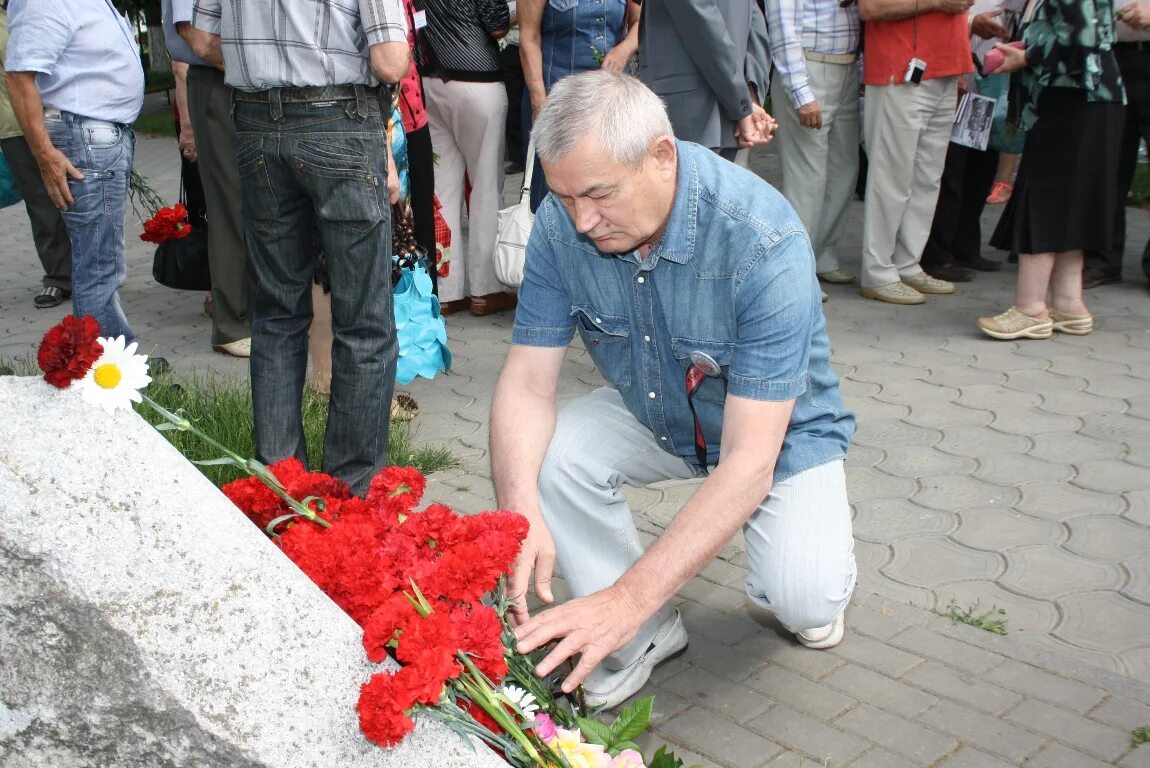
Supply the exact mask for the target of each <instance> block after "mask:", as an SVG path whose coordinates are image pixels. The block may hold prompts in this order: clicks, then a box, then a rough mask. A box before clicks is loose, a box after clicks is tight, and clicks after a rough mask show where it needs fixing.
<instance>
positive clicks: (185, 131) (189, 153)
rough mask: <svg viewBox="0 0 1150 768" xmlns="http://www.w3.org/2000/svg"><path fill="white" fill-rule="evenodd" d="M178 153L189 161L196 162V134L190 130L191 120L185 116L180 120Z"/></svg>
mask: <svg viewBox="0 0 1150 768" xmlns="http://www.w3.org/2000/svg"><path fill="white" fill-rule="evenodd" d="M180 154H181V155H183V156H184V158H185V159H186V160H187V161H188V162H189V163H194V162H196V159H197V158H196V135H195V133H193V132H192V122H191V120H188V118H187V116H184V119H183V121H181V122H180Z"/></svg>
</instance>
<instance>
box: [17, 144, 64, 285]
mask: <svg viewBox="0 0 1150 768" xmlns="http://www.w3.org/2000/svg"><path fill="white" fill-rule="evenodd" d="M0 150H3V152H4V157H5V158H6V159H7V160H8V167H10V168H11V169H12V178H14V179H15V180H16V186H18V187H20V194H21V195H22V196H23V197H24V207H25V209H27V211H28V221H29V223H30V224H31V225H32V242H34V243H35V244H36V253H37V254H38V255H39V256H40V264H41V266H43V267H44V287H45V288H50V287H55V288H60V289H62V290H65V291H70V290H72V242H71V240H70V239H69V238H68V228H67V227H66V226H64V217H63V216H61V215H60V209H59V208H57V207H56V204H55V203H53V202H52V198H50V197H48V190H47V189H45V188H44V177H43V176H41V175H40V165H39V164H38V163H37V162H36V157H35V155H33V154H32V150H31V149H30V148H29V147H28V141H27V140H26V139H25V138H24V137H23V136H13V137H12V138H10V139H4V140H2V141H0Z"/></svg>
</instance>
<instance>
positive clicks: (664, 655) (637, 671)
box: [583, 610, 687, 709]
mask: <svg viewBox="0 0 1150 768" xmlns="http://www.w3.org/2000/svg"><path fill="white" fill-rule="evenodd" d="M686 649H687V630H686V629H684V628H683V617H682V616H680V615H679V611H678V610H676V611H675V612H674V614H673V615H672V616H671V617H670V618H669V619H667V621H665V622H663V625H662V626H661V627H659V630H658V631H657V632H656V633H655V637H654V638H652V640H651V646H650V647H649V648H648V649H647V652H646V653H644V654H643V655H642V656H640V657H639V659H638V661H636V662H635V663H633V664H632V665H631V666H629V667H626V668H624V669H619V670H611V669H607V668H606V667H604V666H603V665H602V664H600V665H599V666H597V667H595V669H594V670H592V671H591V674H589V675H587V679H586V680H584V681H583V700H584V702H586V704H587V706H589V707H596V708H605V709H613V708H614V707H617V706H619V705H620V704H622V703H623V702H624V701H626V700H627V699H629V698H631V697H632V696H634V695H635V694H636V693H638V692H639V691H640V690H642V688H643V686H644V685H646V684H647V680H649V679H650V677H651V672H652V671H653V670H654V669H655V667H656V666H658V665H659V664H660V663H662V662H664V661H666V660H668V659H671V658H674V657H675V656H678V655H679V654H680V653H682V652H683V651H685V650H686Z"/></svg>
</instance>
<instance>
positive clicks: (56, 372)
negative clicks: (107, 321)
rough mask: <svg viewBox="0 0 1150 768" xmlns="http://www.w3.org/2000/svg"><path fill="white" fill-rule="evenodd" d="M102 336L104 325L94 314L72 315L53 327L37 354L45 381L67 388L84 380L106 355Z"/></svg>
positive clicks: (45, 335)
mask: <svg viewBox="0 0 1150 768" xmlns="http://www.w3.org/2000/svg"><path fill="white" fill-rule="evenodd" d="M99 336H100V324H99V323H97V322H96V318H94V317H92V316H91V315H84V316H83V317H75V316H73V315H68V316H67V317H65V318H64V319H63V320H61V321H60V324H59V325H56V326H53V327H52V328H49V329H48V332H47V333H45V334H44V340H43V341H41V342H40V350H39V352H37V354H36V362H37V363H39V365H40V370H42V371H43V372H44V379H45V380H46V381H47V382H48V383H49V384H51V385H52V386H54V387H59V388H60V389H67V387H68V385H69V384H71V383H72V382H73V381H79V380H80V379H82V378H84V376H85V375H87V373H88V371H89V370H90V369H91V368H92V365H93V363H95V362H96V361H97V360H99V359H100V355H102V354H104V348H103V347H102V346H101V345H100V342H99V341H97V339H98V338H99Z"/></svg>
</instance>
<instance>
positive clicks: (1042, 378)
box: [1002, 369, 1088, 402]
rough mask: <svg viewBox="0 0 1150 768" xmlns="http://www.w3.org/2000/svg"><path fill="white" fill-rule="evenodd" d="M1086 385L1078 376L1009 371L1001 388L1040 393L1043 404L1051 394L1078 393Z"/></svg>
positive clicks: (1046, 372) (1032, 370)
mask: <svg viewBox="0 0 1150 768" xmlns="http://www.w3.org/2000/svg"><path fill="white" fill-rule="evenodd" d="M1087 384H1088V382H1087V380H1086V379H1084V378H1079V377H1078V376H1062V375H1059V374H1057V373H1051V372H1050V371H1039V370H1034V369H1030V370H1022V371H1009V372H1008V373H1007V374H1006V380H1005V381H1004V382H1003V384H1002V386H1004V387H1006V388H1007V389H1013V390H1015V391H1017V392H1038V393H1041V395H1042V399H1043V402H1045V401H1046V398H1047V397H1048V396H1049V394H1050V393H1052V392H1078V391H1080V390H1082V389H1085V388H1086V385H1087Z"/></svg>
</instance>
